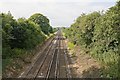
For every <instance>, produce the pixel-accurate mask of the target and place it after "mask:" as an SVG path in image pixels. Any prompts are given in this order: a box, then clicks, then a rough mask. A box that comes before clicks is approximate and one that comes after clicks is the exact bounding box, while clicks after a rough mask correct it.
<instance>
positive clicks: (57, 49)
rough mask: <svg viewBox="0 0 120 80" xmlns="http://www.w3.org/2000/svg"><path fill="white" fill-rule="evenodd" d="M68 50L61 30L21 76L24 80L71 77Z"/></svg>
mask: <svg viewBox="0 0 120 80" xmlns="http://www.w3.org/2000/svg"><path fill="white" fill-rule="evenodd" d="M66 50H67V48H66V45H65V42H64V38H63V35H62V33H61V31H60V30H59V31H58V32H57V33H56V35H55V37H54V38H53V40H51V42H50V43H49V44H48V46H46V48H45V49H44V51H43V52H42V53H41V54H40V55H39V56H38V57H37V59H36V60H35V61H34V62H33V63H32V64H31V65H30V67H29V68H27V69H26V71H24V72H23V73H22V74H21V75H20V76H19V78H23V80H24V79H26V78H27V79H30V80H31V79H32V80H39V79H40V78H44V79H46V80H48V79H51V78H52V79H53V78H54V79H58V78H67V79H69V78H71V77H72V76H71V71H70V67H69V61H68V56H67V53H66V52H67V51H66Z"/></svg>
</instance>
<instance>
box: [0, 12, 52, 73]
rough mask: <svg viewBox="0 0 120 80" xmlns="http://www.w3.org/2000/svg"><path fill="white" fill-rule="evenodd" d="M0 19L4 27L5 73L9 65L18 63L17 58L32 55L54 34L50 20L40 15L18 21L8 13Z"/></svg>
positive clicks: (36, 14) (3, 51) (1, 14)
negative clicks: (38, 46) (36, 48)
mask: <svg viewBox="0 0 120 80" xmlns="http://www.w3.org/2000/svg"><path fill="white" fill-rule="evenodd" d="M0 18H2V22H1V24H0V25H1V26H2V30H1V32H2V62H3V64H2V66H3V73H4V70H5V68H6V67H7V65H10V64H12V63H11V62H13V61H14V60H16V61H17V59H16V58H20V57H24V56H25V54H26V53H27V55H30V53H31V51H32V50H34V48H35V47H36V46H37V45H39V44H42V43H43V42H44V41H45V40H46V39H47V38H48V37H49V36H50V34H52V33H53V28H52V26H51V25H50V24H49V19H48V18H47V17H46V16H44V15H42V14H40V13H35V14H33V15H32V16H30V18H28V19H26V18H19V19H17V20H16V19H14V17H13V16H12V14H11V13H10V12H8V13H0ZM17 64H19V63H17ZM12 66H13V65H12ZM14 66H17V65H16V64H15V65H14ZM19 66H20V65H19ZM6 73H7V72H6Z"/></svg>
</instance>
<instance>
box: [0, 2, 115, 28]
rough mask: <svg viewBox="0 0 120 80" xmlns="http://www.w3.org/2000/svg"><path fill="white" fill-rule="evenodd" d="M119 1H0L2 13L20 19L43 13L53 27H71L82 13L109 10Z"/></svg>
mask: <svg viewBox="0 0 120 80" xmlns="http://www.w3.org/2000/svg"><path fill="white" fill-rule="evenodd" d="M116 1H117V0H0V12H5V13H6V12H8V11H10V12H11V13H12V15H13V16H14V17H15V18H16V19H18V18H20V17H25V18H29V17H30V16H31V15H32V14H34V13H42V14H43V15H45V16H47V17H48V18H49V19H50V24H51V25H52V26H53V27H56V26H59V27H61V26H65V27H69V26H70V25H71V24H72V23H73V22H74V20H75V19H76V18H77V17H78V16H80V14H81V13H90V12H93V11H101V10H107V9H108V8H110V7H112V6H114V5H115V3H116Z"/></svg>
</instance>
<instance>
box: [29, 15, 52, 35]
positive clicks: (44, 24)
mask: <svg viewBox="0 0 120 80" xmlns="http://www.w3.org/2000/svg"><path fill="white" fill-rule="evenodd" d="M29 20H31V21H33V22H35V23H36V24H38V25H39V26H40V27H41V30H42V31H43V32H44V33H45V34H47V35H49V33H50V32H52V27H51V26H50V24H49V19H48V18H47V17H45V16H43V15H42V14H40V13H36V14H33V15H32V16H31V17H30V18H29Z"/></svg>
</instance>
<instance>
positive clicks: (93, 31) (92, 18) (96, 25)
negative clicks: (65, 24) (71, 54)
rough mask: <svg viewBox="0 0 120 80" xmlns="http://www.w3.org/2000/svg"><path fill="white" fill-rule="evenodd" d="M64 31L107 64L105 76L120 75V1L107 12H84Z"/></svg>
mask: <svg viewBox="0 0 120 80" xmlns="http://www.w3.org/2000/svg"><path fill="white" fill-rule="evenodd" d="M63 31H64V33H65V36H66V38H68V39H69V40H70V41H71V42H72V43H74V44H75V45H80V47H81V50H84V52H85V53H89V54H90V55H91V56H93V57H94V58H96V59H97V60H98V61H100V62H102V63H103V64H105V65H107V67H104V71H103V73H102V74H101V75H103V77H119V76H120V75H119V74H120V69H119V67H120V64H119V61H120V60H119V59H120V56H119V55H120V1H118V2H117V3H116V5H115V6H113V7H111V8H109V9H108V10H107V11H105V12H103V11H101V12H100V11H99V12H92V13H89V14H85V13H83V14H82V15H81V16H79V17H78V18H77V19H76V20H75V22H74V23H73V24H72V25H71V26H70V28H63Z"/></svg>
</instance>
